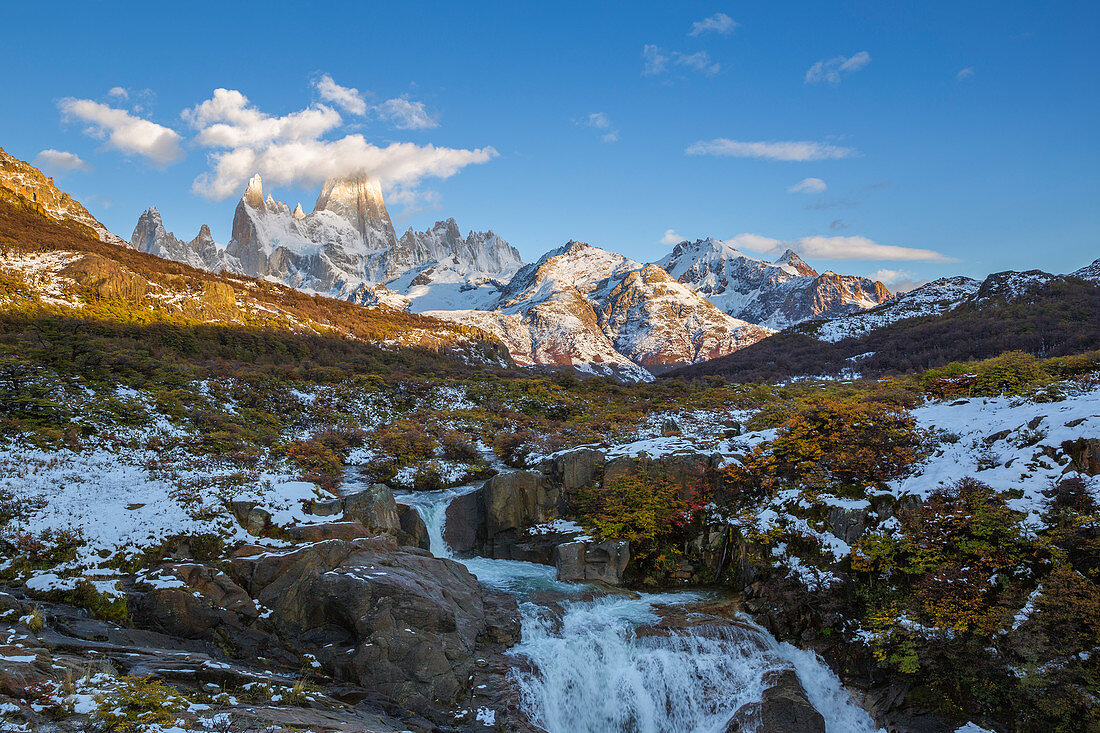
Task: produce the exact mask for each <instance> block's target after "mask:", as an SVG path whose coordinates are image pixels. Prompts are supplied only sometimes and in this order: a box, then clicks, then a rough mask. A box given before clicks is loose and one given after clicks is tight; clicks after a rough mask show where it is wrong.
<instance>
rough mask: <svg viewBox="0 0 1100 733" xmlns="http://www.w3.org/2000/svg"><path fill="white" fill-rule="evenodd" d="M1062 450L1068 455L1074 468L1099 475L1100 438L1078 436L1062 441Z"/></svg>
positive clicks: (1092, 474)
mask: <svg viewBox="0 0 1100 733" xmlns="http://www.w3.org/2000/svg"><path fill="white" fill-rule="evenodd" d="M1062 452H1063V453H1065V454H1066V455H1067V456H1069V459H1070V460H1071V461H1072V464H1071V465H1072V466H1073V468H1074V470H1076V471H1080V472H1081V473H1085V474H1088V475H1089V476H1097V475H1100V438H1078V439H1077V440H1067V441H1065V442H1064V443H1062Z"/></svg>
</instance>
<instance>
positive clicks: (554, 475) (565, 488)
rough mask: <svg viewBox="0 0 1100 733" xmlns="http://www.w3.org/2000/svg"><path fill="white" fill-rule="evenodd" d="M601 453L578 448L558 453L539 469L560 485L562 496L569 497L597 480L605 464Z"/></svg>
mask: <svg viewBox="0 0 1100 733" xmlns="http://www.w3.org/2000/svg"><path fill="white" fill-rule="evenodd" d="M606 460H607V459H606V458H605V457H604V454H603V451H600V450H596V449H595V448H579V449H577V450H571V451H565V452H563V453H559V454H557V455H555V456H553V457H552V458H550V459H549V460H547V461H546V462H545V463H544V464H543V465H542V466H540V469H541V470H542V471H543V473H546V474H548V475H549V476H550V478H551V480H553V481H556V482H557V483H559V484H560V485H561V489H562V492H563V494H564V495H565V496H566V497H569V496H570V495H572V494H573V493H574V492H576V490H577V489H579V488H581V487H582V486H587V485H589V484H591V483H594V482H595V481H597V480H599V479H600V477H602V476H603V467H604V463H605V462H606Z"/></svg>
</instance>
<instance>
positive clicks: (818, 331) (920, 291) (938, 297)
mask: <svg viewBox="0 0 1100 733" xmlns="http://www.w3.org/2000/svg"><path fill="white" fill-rule="evenodd" d="M980 285H981V283H979V282H978V281H977V280H973V279H971V278H969V277H961V276H960V277H945V278H941V279H939V280H935V281H933V282H930V283H927V284H925V285H922V286H921V287H919V288H916V289H914V290H910V291H909V292H908V293H902V294H901V295H898V296H896V297H895V298H894V299H893V300H890V301H887V302H886V303H884V304H882V305H880V306H878V307H877V308H872V309H871V310H868V311H863V312H861V313H854V314H852V315H848V316H841V317H840V318H833V319H829V320H826V321H822V322H819V323H814V322H810V323H807V324H806V325H805V327H804V330H805V331H806V332H809V333H812V335H813V336H814V337H815V338H817V339H820V340H821V341H828V342H831V343H836V342H837V341H840V340H841V339H846V338H853V337H856V336H862V335H863V334H865V333H870V332H871V331H874V330H875V329H877V328H882V327H884V326H889V325H890V324H891V323H895V322H897V321H900V320H903V319H905V318H916V317H918V316H937V315H940V314H941V313H946V312H947V311H949V310H951V309H952V308H954V307H956V306H957V305H959V304H960V303H963V302H965V301H967V300H969V299H970V298H972V297H973V296H974V294H975V293H977V292H978V288H979V287H980Z"/></svg>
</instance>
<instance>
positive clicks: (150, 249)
mask: <svg viewBox="0 0 1100 733" xmlns="http://www.w3.org/2000/svg"><path fill="white" fill-rule="evenodd" d="M130 246H131V247H133V248H134V249H136V250H140V251H142V252H147V253H149V254H151V255H156V256H157V257H162V258H164V259H166V260H175V261H176V262H182V263H183V264H185V265H190V266H191V267H197V268H199V269H202V270H210V271H212V272H231V273H234V274H240V273H241V269H240V261H239V260H237V259H236V258H234V257H231V256H230V255H228V254H226V252H225V250H224V249H221V248H219V247H218V245H217V244H215V243H214V238H213V237H212V236H211V235H210V227H208V226H206V225H205V224H203V225H202V227H200V228H199V233H198V235H197V236H196V237H195V238H194V239H192V240H191V241H190V242H184V241H182V240H179V239H177V238H176V236H175V235H174V234H173V233H172V232H169V231H167V230H165V228H164V223H163V222H162V221H161V218H160V212H159V211H157V207H155V206H150V207H149V208H148V209H146V210H145V212H144V213H143V214H142V215H141V218H139V219H138V223H137V226H135V227H134V233H133V235H132V236H131V237H130Z"/></svg>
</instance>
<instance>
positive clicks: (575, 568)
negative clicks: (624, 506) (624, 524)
mask: <svg viewBox="0 0 1100 733" xmlns="http://www.w3.org/2000/svg"><path fill="white" fill-rule="evenodd" d="M629 564H630V543H629V542H627V541H626V540H606V541H604V542H567V543H564V544H560V545H558V546H557V547H555V548H554V566H555V567H556V568H557V571H558V575H557V577H558V580H564V581H568V582H574V583H584V582H593V581H597V582H600V583H607V584H608V585H620V584H621V583H622V581H623V574H624V573H625V572H626V567H627V565H629Z"/></svg>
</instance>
